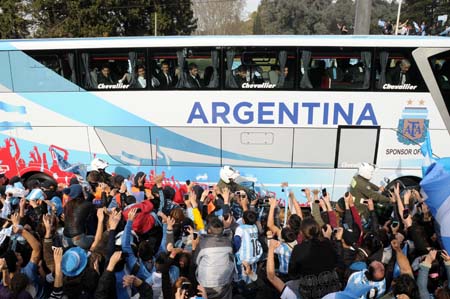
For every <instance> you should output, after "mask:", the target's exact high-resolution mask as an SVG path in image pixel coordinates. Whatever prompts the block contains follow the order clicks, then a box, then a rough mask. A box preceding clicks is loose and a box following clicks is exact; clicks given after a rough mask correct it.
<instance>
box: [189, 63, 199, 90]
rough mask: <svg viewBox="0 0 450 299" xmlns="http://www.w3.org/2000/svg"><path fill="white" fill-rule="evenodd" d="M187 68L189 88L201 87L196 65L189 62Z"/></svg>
mask: <svg viewBox="0 0 450 299" xmlns="http://www.w3.org/2000/svg"><path fill="white" fill-rule="evenodd" d="M188 69H189V75H188V82H189V85H190V88H192V89H200V88H202V85H201V84H200V80H199V79H200V77H199V75H198V66H197V65H196V64H195V63H190V64H189V66H188Z"/></svg>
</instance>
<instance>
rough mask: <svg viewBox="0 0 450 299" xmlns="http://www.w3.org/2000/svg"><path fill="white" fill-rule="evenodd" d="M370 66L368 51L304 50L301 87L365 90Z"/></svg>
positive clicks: (368, 82) (339, 49) (301, 66)
mask: <svg viewBox="0 0 450 299" xmlns="http://www.w3.org/2000/svg"><path fill="white" fill-rule="evenodd" d="M371 66H372V53H371V52H370V51H368V50H367V51H366V50H362V51H354V50H353V51H352V50H347V49H342V48H337V49H333V50H331V51H324V50H312V51H309V50H304V51H302V57H301V63H300V78H301V79H300V88H302V89H319V90H328V89H333V90H342V89H343V90H347V89H368V88H369V87H370V73H371Z"/></svg>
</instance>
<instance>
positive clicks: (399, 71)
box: [386, 59, 411, 85]
mask: <svg viewBox="0 0 450 299" xmlns="http://www.w3.org/2000/svg"><path fill="white" fill-rule="evenodd" d="M410 68H411V62H410V61H409V60H408V59H402V60H401V62H400V64H399V65H398V66H397V67H395V68H394V69H393V70H392V71H390V72H388V73H387V76H386V77H387V82H388V83H390V84H392V85H404V84H408V83H411V74H410V72H409V69H410Z"/></svg>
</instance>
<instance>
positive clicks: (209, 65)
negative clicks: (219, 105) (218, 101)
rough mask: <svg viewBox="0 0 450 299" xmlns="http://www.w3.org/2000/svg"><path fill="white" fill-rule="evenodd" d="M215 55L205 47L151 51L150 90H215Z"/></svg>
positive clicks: (216, 70) (213, 50) (217, 70)
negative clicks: (151, 88)
mask: <svg viewBox="0 0 450 299" xmlns="http://www.w3.org/2000/svg"><path fill="white" fill-rule="evenodd" d="M219 53H220V52H219V51H218V50H216V49H205V48H196V49H190V48H184V49H173V50H161V51H158V50H156V51H154V52H152V54H151V74H152V87H153V88H155V89H215V88H218V87H219V82H220V77H219V74H220V72H219V68H220V65H219V63H220V59H219ZM180 66H181V67H180Z"/></svg>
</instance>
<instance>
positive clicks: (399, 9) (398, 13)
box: [395, 0, 402, 35]
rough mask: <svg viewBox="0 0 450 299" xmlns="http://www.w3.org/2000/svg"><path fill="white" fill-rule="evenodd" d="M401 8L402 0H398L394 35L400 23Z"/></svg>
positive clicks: (396, 33)
mask: <svg viewBox="0 0 450 299" xmlns="http://www.w3.org/2000/svg"><path fill="white" fill-rule="evenodd" d="M401 10H402V0H399V1H398V12H397V24H396V25H395V35H398V26H399V25H400V11H401Z"/></svg>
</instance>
